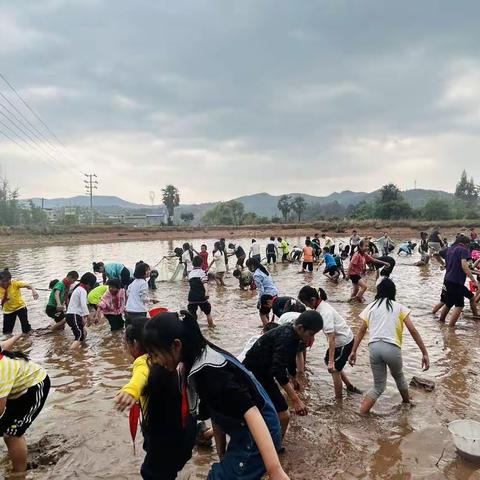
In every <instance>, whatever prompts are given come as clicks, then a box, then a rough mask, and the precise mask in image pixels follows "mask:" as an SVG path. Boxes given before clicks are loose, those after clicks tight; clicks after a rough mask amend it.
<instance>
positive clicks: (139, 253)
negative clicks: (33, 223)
mask: <svg viewBox="0 0 480 480" xmlns="http://www.w3.org/2000/svg"><path fill="white" fill-rule="evenodd" d="M289 240H290V243H291V244H292V245H293V244H294V243H295V242H297V241H298V242H300V240H299V239H293V240H292V239H289ZM192 241H193V243H194V244H195V245H196V246H199V245H200V244H201V243H207V244H208V245H209V247H211V246H212V243H213V242H212V240H207V241H205V240H204V239H193V240H192ZM236 241H237V243H239V244H242V245H243V246H244V247H247V246H248V245H249V239H246V238H243V239H236ZM181 243H182V242H180V241H179V242H173V243H172V242H166V241H151V242H131V243H112V244H93V245H81V246H48V247H39V248H19V249H5V248H4V249H2V250H1V251H0V265H5V266H7V265H8V266H9V267H10V268H11V270H12V271H13V272H14V273H15V276H16V277H17V278H20V279H22V280H26V281H29V282H31V283H32V284H34V285H35V286H36V287H39V288H43V289H46V288H47V287H48V283H49V281H50V280H51V279H53V278H61V277H62V275H64V274H65V273H66V272H67V271H68V270H71V269H77V270H79V271H80V272H84V271H86V270H88V269H90V268H91V267H90V266H91V263H92V262H93V261H98V260H103V261H106V262H107V261H121V262H122V263H125V264H127V265H133V264H134V263H135V261H138V260H140V259H142V260H144V261H146V262H149V263H151V264H155V263H156V262H157V261H159V260H160V258H161V257H162V256H163V255H164V254H165V253H166V252H167V251H168V250H171V249H172V248H173V247H174V246H178V245H179V244H181ZM263 244H265V242H263ZM416 259H417V257H416V256H414V257H413V258H412V257H411V258H405V257H403V258H399V259H397V267H396V270H395V272H394V279H395V281H396V283H397V287H398V300H399V301H401V302H402V303H404V304H406V305H408V306H410V307H411V308H412V309H413V313H414V319H415V324H416V326H417V328H418V329H419V331H420V333H421V335H422V337H423V339H424V341H425V343H426V345H427V348H428V350H429V353H430V359H431V365H432V366H431V370H430V372H428V378H430V379H434V380H435V382H436V388H435V390H434V391H433V392H427V391H426V390H424V389H422V388H416V389H412V392H413V399H414V403H415V405H414V406H413V407H402V406H400V405H399V404H400V396H399V394H398V393H397V392H396V389H395V387H394V384H393V382H392V381H391V379H390V378H389V380H388V387H387V391H386V392H385V394H384V395H383V396H382V398H381V399H380V401H379V402H378V404H377V406H376V407H375V409H374V413H373V414H372V415H371V416H370V417H368V418H363V417H361V416H359V415H358V414H357V411H358V407H359V404H360V400H361V397H360V396H358V395H348V396H346V397H345V399H344V401H343V403H342V404H337V403H336V402H335V401H334V398H333V386H332V382H331V380H330V376H329V375H328V373H327V371H326V368H325V366H324V364H323V357H324V352H325V349H326V341H325V338H324V337H323V336H319V339H318V340H317V342H316V343H315V345H314V347H313V348H312V350H311V352H310V354H309V365H308V370H309V373H308V387H307V390H306V391H305V394H304V397H305V399H306V401H307V405H308V407H309V410H310V414H309V415H308V416H307V417H304V418H299V417H294V418H293V421H292V424H291V429H290V431H289V433H288V435H287V438H286V444H285V446H286V453H285V454H284V455H283V456H282V462H283V464H284V465H285V468H286V470H287V472H288V473H289V475H290V476H291V478H292V479H295V480H307V479H308V480H311V479H317V478H318V479H330V478H332V479H333V478H334V479H345V480H350V479H359V478H362V479H412V480H413V479H434V480H436V479H459V480H467V479H468V480H471V479H480V471H478V470H477V468H476V467H475V466H473V465H470V464H468V463H466V462H465V461H464V460H462V459H461V458H459V457H458V456H457V454H456V452H455V449H454V447H453V444H452V442H451V439H450V435H449V433H448V430H447V427H446V426H447V424H448V422H450V421H452V420H455V419H457V418H464V417H468V418H472V419H477V420H478V419H479V416H480V388H479V383H478V380H479V374H480V340H479V339H480V322H479V323H475V322H474V321H472V320H469V319H466V318H463V319H461V320H460V321H459V323H458V326H457V329H456V330H455V331H454V332H452V331H450V330H449V329H448V328H446V327H444V326H440V325H438V324H437V322H436V321H435V320H434V318H433V317H432V315H431V314H430V313H429V310H430V308H431V306H432V305H433V304H434V303H436V302H437V300H438V298H439V295H440V286H441V282H442V278H443V272H441V271H440V269H439V268H438V266H437V265H435V264H432V265H430V266H427V267H423V268H418V267H414V266H412V263H414V261H415V260H416ZM297 272H298V265H294V264H291V265H277V266H276V267H275V268H273V269H272V274H273V276H274V280H275V282H276V284H277V286H278V287H279V290H280V292H281V293H282V294H286V295H295V294H296V293H297V292H298V290H299V289H300V288H301V287H302V286H303V285H305V284H307V283H308V284H312V285H315V286H317V285H321V286H323V287H324V288H325V289H326V290H327V292H328V294H329V297H330V301H331V303H332V305H333V306H335V308H337V309H338V310H339V312H340V313H341V314H343V315H344V316H345V317H346V318H347V319H348V321H349V323H350V325H351V326H352V327H353V328H354V330H356V329H357V328H358V326H359V325H360V321H359V319H358V313H359V311H360V309H361V307H360V306H358V305H351V304H349V303H347V302H345V300H346V299H347V298H348V295H349V289H350V284H348V283H347V282H341V283H340V284H339V285H338V286H333V285H331V284H327V282H326V280H325V278H324V277H323V276H322V274H321V272H315V273H314V274H313V275H301V274H298V273H297ZM369 282H370V285H371V286H372V285H373V284H374V279H373V276H370V277H369ZM226 283H227V288H225V289H216V288H215V287H212V288H211V292H210V298H211V302H212V305H213V314H214V319H215V321H216V323H217V328H216V329H215V331H213V332H209V331H207V329H206V328H205V334H206V336H208V338H209V339H210V340H212V341H213V342H215V343H217V344H218V345H221V346H222V347H224V348H226V349H227V350H230V351H231V352H232V353H235V354H236V353H239V352H240V351H241V350H242V348H243V345H244V343H245V341H246V340H247V339H248V338H250V336H252V335H253V334H256V333H258V331H259V329H260V328H259V320H258V316H257V313H256V308H255V304H256V296H255V294H252V293H250V292H240V291H239V290H238V289H237V283H236V280H235V279H234V278H233V277H232V276H231V275H228V276H227V279H226ZM39 293H40V300H38V301H36V302H34V301H33V300H31V298H29V292H27V293H26V294H25V298H26V299H27V303H28V307H29V311H30V320H31V323H32V325H33V326H34V327H36V328H39V327H44V326H46V325H48V324H49V319H47V317H46V316H45V315H44V313H43V310H44V305H45V303H46V300H47V296H48V292H46V291H41V292H39ZM187 293H188V285H186V284H184V283H161V284H159V285H158V290H157V291H156V292H154V293H152V298H154V299H156V300H157V301H158V304H159V305H161V306H164V307H168V308H170V309H179V308H181V307H184V306H185V303H186V298H187ZM371 298H372V289H370V290H369V292H368V294H367V299H371ZM202 325H203V327H205V323H204V322H203V323H202ZM18 327H19V326H18V325H17V328H18ZM71 340H72V335H71V332H70V331H69V330H68V329H67V330H65V332H62V333H58V334H56V335H50V336H43V337H40V336H38V337H36V336H32V337H31V338H29V339H27V340H24V341H23V342H22V344H21V347H22V348H23V349H24V350H25V351H27V352H28V353H29V354H30V356H31V358H32V359H33V360H35V361H37V362H38V363H40V364H41V365H43V366H44V367H45V368H46V369H47V370H48V372H49V374H50V377H51V379H52V384H53V387H54V388H53V390H52V392H51V394H50V397H49V400H48V402H47V405H46V407H45V409H44V411H43V412H42V414H41V415H40V417H39V418H38V419H37V420H36V422H35V423H34V425H33V427H32V428H31V430H30V431H29V433H28V437H27V438H28V442H29V445H30V458H29V461H30V465H31V467H32V469H31V470H30V472H29V477H28V478H32V479H51V478H55V479H74V478H75V479H115V480H121V479H134V478H140V476H139V474H138V472H139V467H140V464H141V461H142V458H143V451H142V448H141V438H137V442H136V454H134V452H133V446H132V441H131V439H130V435H129V431H128V421H127V417H126V415H124V414H120V413H117V412H115V411H114V409H113V406H112V405H113V403H112V399H113V397H114V395H115V393H116V391H117V390H118V388H119V387H120V386H122V385H123V384H124V383H125V382H126V381H127V379H128V378H129V374H130V370H129V368H130V359H129V358H128V357H127V355H126V354H125V353H124V350H123V347H122V336H121V334H120V335H119V334H116V335H112V334H111V333H110V331H109V329H108V328H107V326H106V325H98V326H93V327H92V328H91V329H90V331H89V337H88V339H87V346H86V348H84V349H82V350H80V351H78V352H74V353H71V352H70V351H69V349H68V347H69V345H70V343H71ZM403 355H404V364H405V370H406V374H407V380H408V381H410V379H411V378H412V377H413V376H414V375H420V374H421V371H420V363H421V356H420V352H419V351H418V349H417V347H416V345H415V344H414V342H413V341H412V339H411V338H410V336H409V335H408V333H406V334H405V345H404V349H403ZM346 368H347V369H346V373H347V375H349V376H350V377H351V379H352V381H353V382H354V383H355V385H357V386H358V387H359V388H361V389H362V390H366V389H368V388H369V387H370V385H371V373H370V368H369V364H368V350H367V342H364V344H363V345H362V347H361V348H360V351H359V358H358V361H357V366H356V367H355V368H353V369H352V368H351V367H346ZM139 437H141V434H139ZM2 452H5V447H2ZM214 460H215V455H214V452H213V450H212V449H208V448H203V449H201V450H200V451H198V452H195V454H194V458H193V459H192V461H191V462H190V464H189V465H188V471H189V472H190V473H191V478H192V479H193V478H198V479H202V478H205V477H206V473H207V472H208V466H209V464H210V463H212V462H213V461H214ZM6 466H7V463H6V462H5V459H3V461H2V463H1V464H0V469H1V470H2V471H3V472H4V475H6V474H7V470H6ZM6 478H8V477H6Z"/></svg>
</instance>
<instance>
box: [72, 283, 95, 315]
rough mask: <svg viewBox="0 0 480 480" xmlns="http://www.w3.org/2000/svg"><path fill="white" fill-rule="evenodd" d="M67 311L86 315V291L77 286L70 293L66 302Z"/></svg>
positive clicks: (87, 312)
mask: <svg viewBox="0 0 480 480" xmlns="http://www.w3.org/2000/svg"><path fill="white" fill-rule="evenodd" d="M67 313H70V314H72V315H80V316H81V317H86V316H87V315H88V314H89V313H90V312H89V311H88V305H87V291H86V290H85V289H84V288H83V287H80V286H78V287H77V288H76V289H75V290H74V291H73V293H72V295H71V297H70V301H69V302H68V308H67Z"/></svg>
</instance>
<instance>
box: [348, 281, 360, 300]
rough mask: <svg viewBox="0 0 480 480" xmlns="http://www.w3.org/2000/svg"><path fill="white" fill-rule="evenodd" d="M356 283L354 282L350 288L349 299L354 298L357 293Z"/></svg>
mask: <svg viewBox="0 0 480 480" xmlns="http://www.w3.org/2000/svg"><path fill="white" fill-rule="evenodd" d="M358 288H359V287H358V284H356V283H354V284H353V288H352V295H351V296H350V300H353V299H354V298H356V296H357V293H358Z"/></svg>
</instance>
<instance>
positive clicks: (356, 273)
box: [348, 240, 390, 302]
mask: <svg viewBox="0 0 480 480" xmlns="http://www.w3.org/2000/svg"><path fill="white" fill-rule="evenodd" d="M367 249H368V243H367V242H366V241H365V240H362V241H361V242H360V243H359V244H358V246H357V252H356V253H355V254H354V255H353V256H352V259H351V260H350V265H349V266H348V277H349V278H350V280H351V281H352V283H353V289H352V295H351V296H350V300H358V301H359V302H363V294H364V293H365V291H366V290H367V284H366V283H365V280H363V278H362V275H364V273H365V271H366V269H367V263H373V264H375V265H384V266H385V267H389V266H390V264H389V263H387V262H383V261H382V260H378V259H376V258H373V257H371V256H370V255H368V254H367V253H366V252H367Z"/></svg>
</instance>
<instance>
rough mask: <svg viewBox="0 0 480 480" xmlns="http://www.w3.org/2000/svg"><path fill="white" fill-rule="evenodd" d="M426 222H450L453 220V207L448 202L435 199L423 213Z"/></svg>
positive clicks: (428, 203)
mask: <svg viewBox="0 0 480 480" xmlns="http://www.w3.org/2000/svg"><path fill="white" fill-rule="evenodd" d="M422 213H423V214H422V216H423V218H425V220H450V219H451V218H452V213H453V212H452V205H451V203H450V202H449V201H448V200H444V199H442V198H438V197H433V198H431V199H430V200H428V202H427V203H426V204H425V206H424V207H423V212H422Z"/></svg>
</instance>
